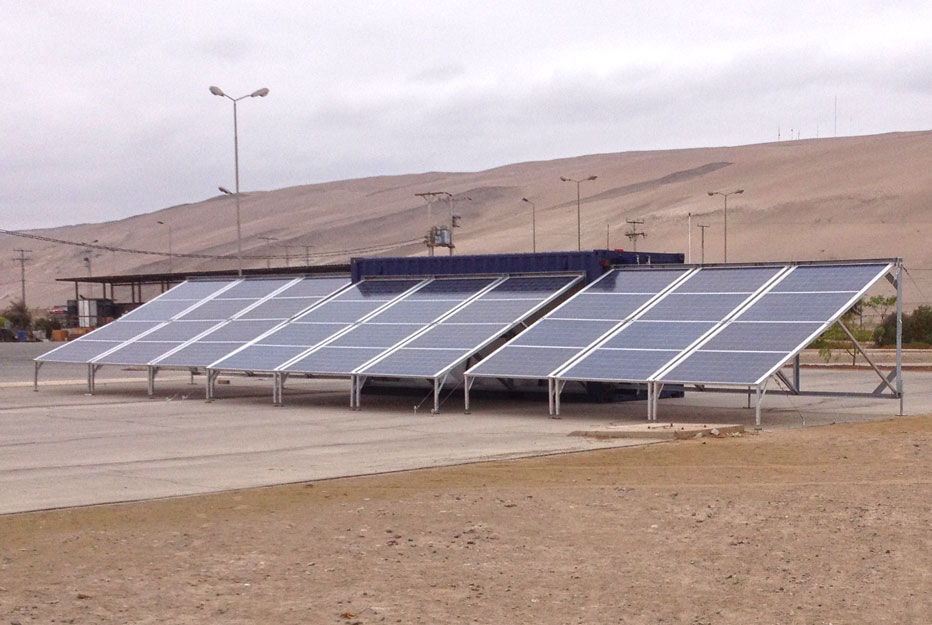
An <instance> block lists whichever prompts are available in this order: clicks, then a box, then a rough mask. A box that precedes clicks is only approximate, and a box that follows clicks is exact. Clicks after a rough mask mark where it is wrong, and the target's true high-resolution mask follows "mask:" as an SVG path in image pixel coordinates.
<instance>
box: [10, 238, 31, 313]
mask: <svg viewBox="0 0 932 625" xmlns="http://www.w3.org/2000/svg"><path fill="white" fill-rule="evenodd" d="M13 251H14V252H17V253H18V254H19V256H14V257H13V260H15V261H16V262H18V263H19V276H20V283H21V285H22V287H23V308H25V307H26V261H27V260H31V259H29V258H26V253H27V252H31V251H32V250H24V249H20V248H18V247H17V248H15V249H14V250H13Z"/></svg>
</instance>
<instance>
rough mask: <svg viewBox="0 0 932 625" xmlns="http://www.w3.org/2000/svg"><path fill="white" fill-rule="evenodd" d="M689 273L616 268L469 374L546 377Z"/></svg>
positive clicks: (685, 270)
mask: <svg viewBox="0 0 932 625" xmlns="http://www.w3.org/2000/svg"><path fill="white" fill-rule="evenodd" d="M688 272H689V270H688V269H685V268H684V269H652V268H650V269H648V268H642V269H634V270H627V271H622V270H617V269H616V270H613V271H611V272H609V273H607V274H605V275H604V276H602V277H601V278H600V279H599V280H597V281H596V282H593V283H592V284H590V285H589V286H587V287H586V288H585V289H583V290H582V291H580V292H579V293H577V294H576V295H574V296H573V297H572V298H570V299H569V300H568V301H567V302H565V303H564V304H562V305H561V306H559V307H558V308H556V309H555V310H553V311H551V312H550V313H549V314H547V315H546V316H545V317H544V318H543V319H541V320H540V321H538V322H537V323H535V324H534V325H533V326H531V327H530V328H529V329H528V330H527V331H526V332H524V333H522V334H521V335H519V336H518V337H517V338H515V339H513V340H511V341H510V342H508V343H507V344H506V345H504V346H503V347H501V348H500V349H498V350H496V351H495V352H493V353H492V354H491V355H490V356H489V357H488V358H486V359H485V360H483V361H482V362H480V363H479V364H477V365H475V366H474V367H472V368H471V369H469V371H467V375H470V376H485V377H513V378H546V377H548V376H550V374H551V373H553V372H555V371H557V370H558V369H559V368H561V367H562V366H563V365H565V364H566V363H567V362H568V361H569V360H571V359H573V358H575V357H576V356H578V355H579V354H580V353H581V352H582V351H584V350H585V349H586V348H587V347H589V346H590V345H592V344H593V343H594V342H595V341H597V340H598V339H599V338H600V337H601V336H603V335H604V334H606V333H608V332H610V331H611V330H612V329H613V328H616V327H618V326H619V325H620V324H621V323H623V322H624V321H625V320H626V319H628V318H630V317H631V315H633V314H634V313H635V312H636V311H638V310H639V309H640V308H641V307H643V306H644V305H645V304H647V302H649V301H650V300H651V299H652V298H655V297H656V296H657V295H658V294H659V293H661V292H662V291H664V290H666V289H668V288H670V286H671V285H673V284H674V283H676V281H677V280H680V279H682V278H683V277H684V276H685V275H686V274H687V273H688ZM600 330H601V332H599V331H600Z"/></svg>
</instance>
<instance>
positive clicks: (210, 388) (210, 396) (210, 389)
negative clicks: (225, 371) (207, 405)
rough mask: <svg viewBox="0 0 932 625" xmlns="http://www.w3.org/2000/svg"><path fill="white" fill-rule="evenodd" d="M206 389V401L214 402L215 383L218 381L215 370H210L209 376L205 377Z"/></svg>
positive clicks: (208, 371)
mask: <svg viewBox="0 0 932 625" xmlns="http://www.w3.org/2000/svg"><path fill="white" fill-rule="evenodd" d="M205 377H206V378H207V379H206V380H205V384H206V389H205V391H204V395H205V397H204V399H206V400H207V401H209V402H211V401H213V400H214V381H215V380H216V379H217V371H215V370H214V369H208V370H207V375H206V376H205Z"/></svg>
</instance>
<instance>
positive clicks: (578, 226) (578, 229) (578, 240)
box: [560, 176, 598, 252]
mask: <svg viewBox="0 0 932 625" xmlns="http://www.w3.org/2000/svg"><path fill="white" fill-rule="evenodd" d="M596 178H598V176H589V177H588V178H583V179H581V180H576V179H575V178H567V177H565V176H560V180H562V181H563V182H575V183H576V251H578V252H581V251H582V218H581V217H580V210H579V184H580V183H581V182H589V181H590V180H595V179H596Z"/></svg>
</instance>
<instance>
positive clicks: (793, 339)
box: [702, 321, 822, 352]
mask: <svg viewBox="0 0 932 625" xmlns="http://www.w3.org/2000/svg"><path fill="white" fill-rule="evenodd" d="M821 327H822V324H821V323H774V322H767V321H764V322H760V323H746V322H741V321H736V322H734V323H731V324H729V325H728V326H726V327H725V329H723V330H722V331H721V332H719V333H718V334H716V335H715V337H714V338H713V339H712V340H711V341H709V342H708V343H706V344H705V345H703V346H702V349H704V350H706V349H708V350H717V349H723V350H749V351H787V352H788V351H790V350H793V349H795V348H796V347H798V346H799V344H800V343H802V342H803V341H805V340H806V339H807V338H809V337H810V336H812V335H813V334H814V333H815V332H818V330H819V329H820V328H821Z"/></svg>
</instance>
